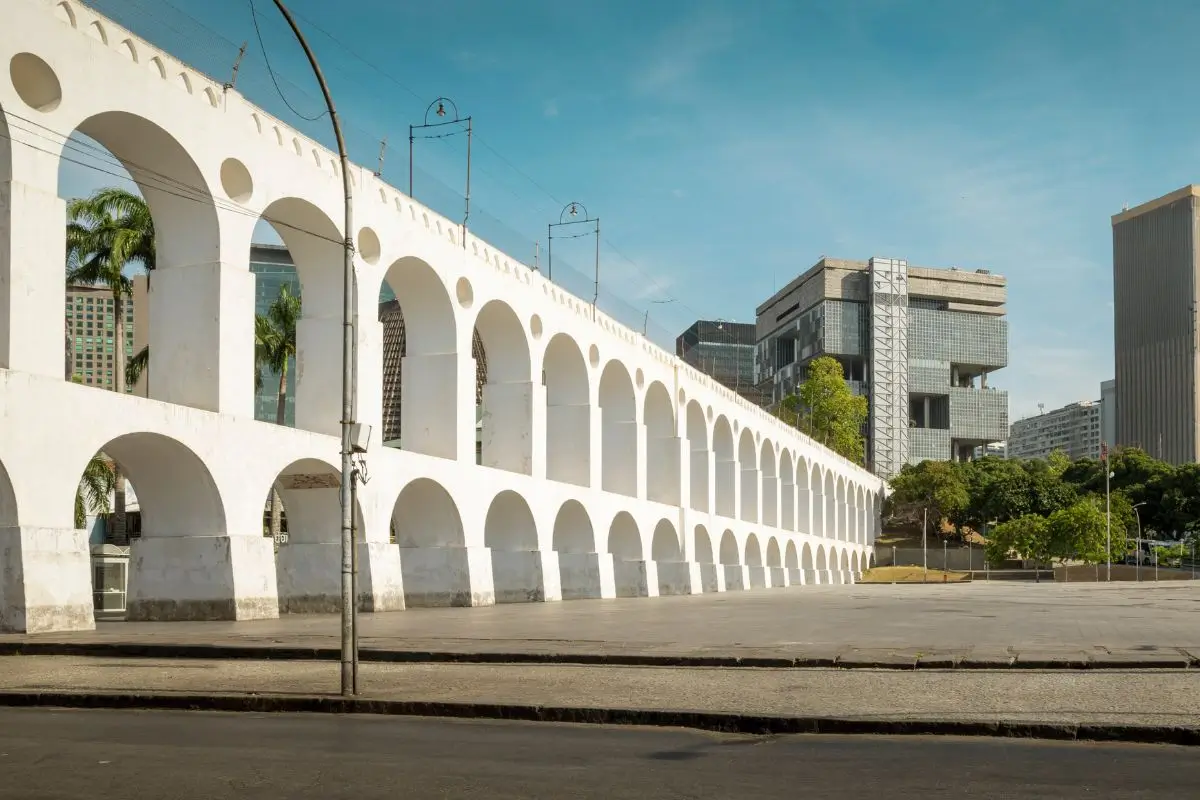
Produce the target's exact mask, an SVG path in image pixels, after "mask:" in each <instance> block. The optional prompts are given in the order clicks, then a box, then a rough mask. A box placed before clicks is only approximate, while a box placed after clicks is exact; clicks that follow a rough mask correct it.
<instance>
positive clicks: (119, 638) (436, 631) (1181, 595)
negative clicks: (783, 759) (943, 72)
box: [0, 581, 1200, 669]
mask: <svg viewBox="0 0 1200 800" xmlns="http://www.w3.org/2000/svg"><path fill="white" fill-rule="evenodd" d="M1197 608H1200V585H1197V584H1195V583H1192V582H1190V581H1189V582H1175V583H1170V584H1166V583H1162V584H1153V583H1143V584H1095V583H1089V584H1082V583H1079V584H1050V583H1047V584H1012V583H1006V584H1002V583H992V584H988V583H972V584H948V585H944V586H940V585H910V586H891V585H870V586H812V587H794V588H790V589H767V590H759V591H749V592H730V593H724V594H712V595H698V596H692V597H662V598H655V599H653V600H647V599H621V600H582V601H573V602H568V603H527V604H520V605H502V606H492V607H486V608H442V609H415V610H409V611H404V612H397V613H390V614H364V615H362V617H361V631H362V639H361V650H362V657H363V660H364V661H391V662H403V661H407V662H419V661H460V662H461V661H468V662H469V661H475V662H526V663H581V664H625V665H648V666H673V665H674V666H760V667H792V666H812V667H832V666H837V667H842V668H852V667H872V668H894V669H895V668H899V669H912V668H939V669H944V668H969V669H997V668H1013V667H1016V668H1025V669H1049V668H1068V669H1082V668H1123V667H1138V668H1155V667H1158V668H1170V669H1179V668H1186V667H1194V666H1197V665H1200V629H1198V628H1197V626H1196V624H1195V612H1196V609H1197ZM338 646H339V626H338V619H337V617H335V616H327V615H326V616H320V615H293V616H286V617H283V618H281V619H278V620H263V621H258V622H235V623H230V622H184V623H180V622H164V623H124V622H119V623H101V624H100V625H99V626H98V628H97V630H96V631H92V632H86V633H76V634H41V635H33V636H23V635H4V636H0V653H6V654H12V653H23V654H41V655H93V656H142V657H158V658H251V659H263V658H274V659H314V658H317V659H326V658H336V657H337V648H338Z"/></svg>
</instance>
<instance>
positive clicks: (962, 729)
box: [0, 691, 1200, 747]
mask: <svg viewBox="0 0 1200 800" xmlns="http://www.w3.org/2000/svg"><path fill="white" fill-rule="evenodd" d="M0 707H8V708H33V707H42V708H46V707H49V708H72V709H140V710H160V711H161V710H170V711H224V712H242V713H309V714H373V715H384V716H406V717H441V718H454V719H489V720H507V721H525V722H559V723H574V724H584V725H637V726H644V727H670V728H692V729H696V730H705V731H714V732H719V733H742V734H752V735H782V734H802V733H808V734H824V735H834V734H838V735H848V734H859V735H862V734H870V735H876V736H988V737H997V738H1008V739H1049V740H1055V741H1089V742H1124V743H1137V744H1171V745H1182V746H1187V747H1195V746H1197V745H1200V728H1182V727H1171V726H1158V725H1086V724H1085V725H1079V724H1058V723H1049V722H1014V721H1007V720H994V721H966V720H895V719H869V718H864V719H851V718H844V717H784V716H760V715H745V714H726V713H718V712H703V711H666V710H645V709H642V710H639V709H628V708H582V707H570V706H539V705H520V704H500V703H443V702H426V701H419V700H367V699H361V698H343V697H331V696H321V695H288V696H265V695H233V694H154V693H130V692H14V691H0Z"/></svg>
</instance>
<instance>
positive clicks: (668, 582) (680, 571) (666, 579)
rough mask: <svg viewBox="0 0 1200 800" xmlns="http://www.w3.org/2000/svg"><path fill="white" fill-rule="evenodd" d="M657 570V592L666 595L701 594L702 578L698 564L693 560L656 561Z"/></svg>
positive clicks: (702, 589)
mask: <svg viewBox="0 0 1200 800" xmlns="http://www.w3.org/2000/svg"><path fill="white" fill-rule="evenodd" d="M653 563H654V564H655V570H656V571H657V572H658V594H659V595H660V596H663V597H666V596H668V595H675V594H701V593H702V592H703V591H704V588H703V587H704V579H703V576H702V575H701V572H700V565H699V564H697V563H695V562H693V561H656V562H653Z"/></svg>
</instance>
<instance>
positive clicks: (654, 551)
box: [394, 478, 862, 572]
mask: <svg viewBox="0 0 1200 800" xmlns="http://www.w3.org/2000/svg"><path fill="white" fill-rule="evenodd" d="M394 522H395V525H396V541H397V544H399V545H400V546H401V547H465V546H467V539H466V537H465V534H464V531H463V527H462V520H461V518H460V517H459V515H458V510H457V508H456V507H455V503H454V500H453V498H452V497H451V496H450V494H449V492H447V491H446V490H445V489H444V488H443V487H442V486H441V485H440V484H438V483H437V482H436V481H434V480H432V479H430V478H417V479H415V480H413V481H412V482H410V483H409V484H408V485H406V486H405V487H404V489H403V490H402V491H401V492H400V495H399V497H398V498H397V501H396V507H395V516H394ZM692 536H693V540H692V546H691V548H690V549H688V550H687V551H686V553H687V554H688V555H690V556H691V557H690V558H687V559H685V557H684V556H685V548H684V542H683V541H682V539H681V537H680V535H679V533H678V531H677V530H676V525H675V523H674V522H672V521H671V520H669V519H665V518H663V519H659V520H658V521H657V522H656V523H655V525H654V527H653V530H652V532H650V534H649V536H648V537H646V536H643V533H642V531H641V529H640V528H639V525H638V523H637V520H636V519H635V518H634V516H633V515H632V514H630V513H629V512H628V511H618V512H617V513H616V514H615V515H614V516H613V518H612V521H611V522H610V523H609V525H608V526H607V533H604V531H603V528H601V530H600V531H599V532H598V531H597V530H596V528H595V526H594V525H593V523H592V518H591V515H590V514H589V513H588V511H587V509H586V507H585V506H584V505H583V504H582V503H581V502H579V501H578V500H567V501H565V502H564V503H563V504H562V505H561V506H560V507H559V509H558V511H557V513H556V514H555V517H554V523H553V532H552V535H551V538H550V541H549V542H548V543H545V544H549V547H550V549H553V550H554V551H556V552H559V553H576V554H583V553H597V552H607V553H611V554H612V555H613V556H615V557H617V558H619V559H622V560H625V561H641V560H652V561H659V562H677V561H684V560H688V561H695V562H697V563H701V564H722V565H726V566H751V567H787V568H792V569H818V570H823V569H841V570H845V571H854V572H858V571H861V567H862V563H861V556H860V551H858V550H857V549H854V548H851V547H844V548H840V549H839V548H836V547H833V546H832V545H831V546H830V547H829V548H828V549H827V548H826V546H825V545H824V544H822V543H818V544H817V545H816V546H815V547H813V545H812V543H811V542H809V541H805V540H802V541H797V540H796V539H794V538H781V537H778V536H775V535H767V536H766V537H765V538H761V539H760V537H759V536H758V534H756V533H753V532H752V533H749V534H747V535H746V537H745V539H744V542H743V544H741V545H739V543H738V538H739V537H738V536H737V535H736V534H735V533H734V532H733V530H732V529H726V530H725V531H724V532H723V533H722V534H721V537H720V540H719V541H717V540H714V539H713V538H712V536H711V535H710V534H709V531H708V528H707V527H706V526H705V525H703V524H700V525H696V526H695V527H694V528H693V531H692ZM764 542H765V545H764ZM781 542H782V544H781ZM483 544H484V546H485V547H489V548H492V549H497V550H510V551H532V550H537V549H539V546H540V542H539V535H538V529H537V523H536V522H535V519H534V514H533V512H532V511H531V510H530V506H529V504H528V503H527V502H526V501H525V499H524V498H522V497H521V495H520V494H518V493H517V492H514V491H512V490H504V491H501V492H500V493H498V494H497V495H496V496H495V497H494V498H493V499H492V501H491V504H490V505H489V507H488V512H487V517H486V522H485V524H484V538H483ZM647 544H648V546H647ZM839 553H840V555H839Z"/></svg>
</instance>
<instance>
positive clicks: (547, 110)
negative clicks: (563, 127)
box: [542, 100, 558, 117]
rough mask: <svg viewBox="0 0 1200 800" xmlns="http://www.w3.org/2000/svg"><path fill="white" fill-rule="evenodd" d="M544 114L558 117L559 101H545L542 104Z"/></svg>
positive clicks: (544, 115)
mask: <svg viewBox="0 0 1200 800" xmlns="http://www.w3.org/2000/svg"><path fill="white" fill-rule="evenodd" d="M542 116H543V117H557V116H558V103H557V102H556V101H554V100H547V101H546V102H545V103H543V104H542Z"/></svg>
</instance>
